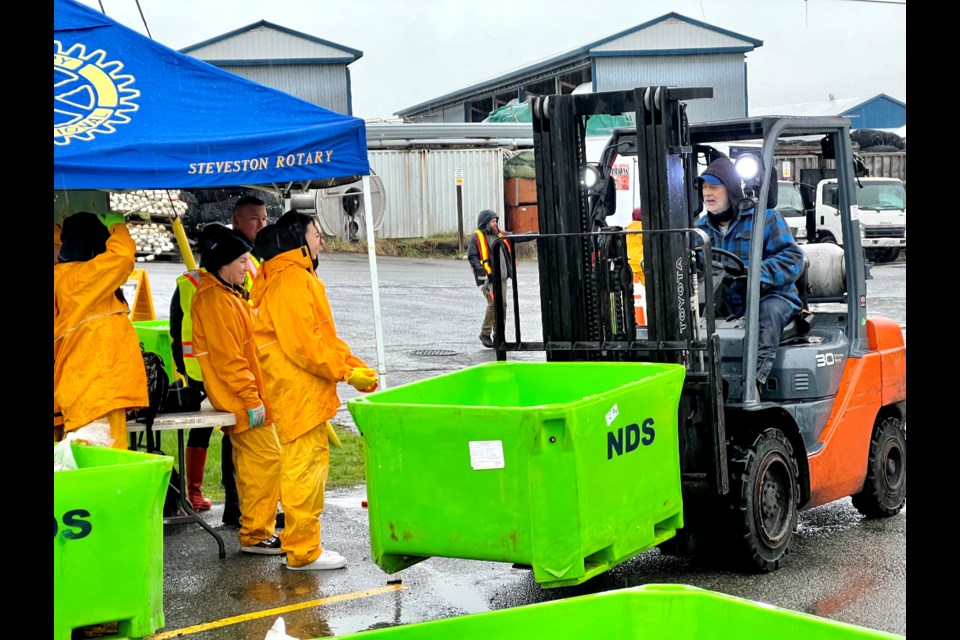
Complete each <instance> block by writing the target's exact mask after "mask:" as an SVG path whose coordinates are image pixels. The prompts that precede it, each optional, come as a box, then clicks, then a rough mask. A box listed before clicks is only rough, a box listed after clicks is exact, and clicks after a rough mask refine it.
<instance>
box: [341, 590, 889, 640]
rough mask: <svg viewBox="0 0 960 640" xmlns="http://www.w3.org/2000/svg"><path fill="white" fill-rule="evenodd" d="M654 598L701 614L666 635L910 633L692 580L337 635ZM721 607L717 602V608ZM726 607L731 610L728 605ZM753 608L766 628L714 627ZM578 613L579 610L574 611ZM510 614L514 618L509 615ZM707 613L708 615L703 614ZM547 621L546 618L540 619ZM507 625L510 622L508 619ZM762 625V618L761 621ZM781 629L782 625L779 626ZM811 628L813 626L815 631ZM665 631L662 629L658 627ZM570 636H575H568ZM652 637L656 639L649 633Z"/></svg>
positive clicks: (426, 632) (443, 630)
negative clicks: (804, 627)
mask: <svg viewBox="0 0 960 640" xmlns="http://www.w3.org/2000/svg"><path fill="white" fill-rule="evenodd" d="M640 599H642V600H644V601H648V605H651V606H652V608H651V609H650V610H649V611H652V612H654V613H655V612H662V616H663V617H662V622H664V623H665V622H667V621H668V620H669V619H670V616H671V615H676V613H677V611H679V612H686V613H688V614H690V615H695V616H697V617H696V619H695V620H691V621H690V628H686V629H678V630H677V631H678V635H669V634H668V635H667V636H665V637H666V638H690V639H692V638H696V637H700V636H698V635H690V634H691V633H692V632H693V630H695V629H696V627H697V625H710V626H711V629H709V631H710V634H708V635H707V636H704V637H710V638H715V637H723V636H728V637H731V638H734V637H735V638H791V640H792V639H793V638H796V640H802V637H798V636H796V635H785V634H786V633H787V629H788V628H789V627H790V625H789V621H790V620H793V621H800V620H803V621H806V622H809V623H811V625H812V627H811V629H815V631H816V637H818V638H823V637H826V636H827V634H829V635H830V636H836V637H838V638H845V639H852V638H857V639H858V640H905V639H906V636H903V635H897V634H893V633H889V632H886V631H879V630H876V629H869V628H867V627H863V626H859V625H855V624H852V623H848V622H842V621H839V620H832V619H828V618H823V617H820V616H817V615H814V614H812V613H805V612H801V611H794V610H792V609H786V608H783V607H779V606H776V605H771V604H767V603H763V602H757V601H754V600H749V599H747V598H742V597H738V596H732V595H728V594H725V593H719V592H717V591H710V590H708V589H703V588H700V587H695V586H692V585H687V584H666V583H665V584H659V583H653V584H646V585H640V586H636V587H627V588H623V589H614V590H611V591H603V592H600V593H593V594H587V595H581V596H573V597H570V598H561V599H558V600H550V601H547V602H537V603H533V604H528V605H523V606H519V607H513V608H506V609H498V610H495V611H486V612H483V613H475V614H468V615H465V616H459V617H453V618H441V619H437V620H429V621H426V622H420V623H414V624H412V625H401V626H397V627H392V628H386V629H378V630H374V631H362V632H359V633H355V634H346V635H343V636H334V638H344V639H347V638H349V639H351V640H353V639H354V638H356V640H360V639H361V638H365V637H367V636H370V637H376V638H386V637H391V636H395V635H396V636H400V637H404V638H415V637H421V636H422V637H423V638H447V637H449V634H450V633H453V632H455V631H456V630H458V629H459V630H460V631H462V632H468V631H470V630H471V628H472V627H471V626H470V625H469V623H468V620H470V619H473V620H480V619H485V620H492V619H494V618H496V619H501V618H502V619H504V620H505V621H506V619H510V620H512V621H513V622H514V623H517V622H518V621H519V620H521V618H519V617H518V616H519V614H521V613H522V612H523V611H529V612H530V614H531V616H528V617H530V618H531V619H533V618H532V610H533V609H537V610H541V611H542V610H545V609H550V610H552V612H553V618H557V619H562V618H564V617H565V616H570V615H581V616H582V615H584V614H585V613H589V612H590V609H589V608H587V609H584V608H582V607H575V605H579V604H582V603H588V602H592V603H598V602H599V601H601V600H604V601H620V600H625V601H627V602H628V603H632V604H635V605H639V604H640V602H639V600H640ZM683 601H686V603H687V605H688V606H683V605H682V604H681V603H682V602H683ZM712 605H716V606H712ZM725 607H726V608H725ZM735 608H736V609H742V610H750V611H755V612H757V613H758V614H759V615H761V616H764V615H766V616H768V618H769V619H768V620H765V621H764V622H763V624H762V628H760V627H758V628H756V629H753V628H751V629H739V630H731V631H729V632H723V634H720V633H717V629H716V628H713V625H716V624H722V620H723V618H724V617H725V615H724V613H725V612H731V613H732V612H733V610H734V609H735ZM574 611H576V612H578V613H576V614H575V613H574ZM505 616H509V618H505ZM701 616H702V618H701ZM539 619H541V620H542V617H541V618H539ZM504 623H506V622H504ZM597 624H598V626H599V625H602V624H603V621H602V620H598V621H597ZM758 624H759V622H758ZM655 626H656V625H654V627H655ZM778 626H779V627H780V628H779V629H778V628H777V627H778ZM407 627H415V628H417V630H418V632H417V633H416V634H412V633H409V631H411V629H410V628H407ZM811 629H808V631H809V630H811ZM535 631H536V630H533V631H531V634H528V635H526V636H520V635H517V634H512V635H509V634H508V637H511V638H516V637H528V638H549V637H550V636H549V635H546V634H545V633H541V634H540V635H537V634H536V632H535ZM658 631H661V632H662V629H658ZM467 635H469V637H476V635H475V634H474V635H470V634H469V633H468V634H467ZM564 637H569V636H564ZM631 637H644V638H646V637H648V634H646V635H642V636H631ZM649 637H651V638H652V637H655V636H653V635H649Z"/></svg>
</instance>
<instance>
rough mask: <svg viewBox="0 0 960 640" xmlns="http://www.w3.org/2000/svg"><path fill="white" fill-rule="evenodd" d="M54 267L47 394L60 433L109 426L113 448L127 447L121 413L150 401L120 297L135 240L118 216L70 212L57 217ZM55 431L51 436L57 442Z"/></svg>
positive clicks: (127, 313) (133, 333) (137, 344)
mask: <svg viewBox="0 0 960 640" xmlns="http://www.w3.org/2000/svg"><path fill="white" fill-rule="evenodd" d="M61 242H62V246H61V247H60V255H59V260H60V261H59V263H58V264H55V265H54V267H53V302H54V323H53V352H54V364H53V398H54V408H55V409H56V408H57V407H59V408H60V409H61V411H62V413H63V435H64V436H65V435H66V434H68V433H70V432H71V431H76V430H78V429H81V428H83V427H85V426H88V425H90V424H91V423H93V422H97V423H106V424H108V425H109V430H110V437H111V438H112V439H113V443H112V445H111V446H112V447H114V448H116V449H126V448H127V410H129V409H138V408H142V407H146V406H148V405H149V404H150V399H149V396H148V392H147V372H146V370H145V368H144V366H143V356H142V355H141V352H140V340H139V338H138V337H137V332H136V329H134V327H133V322H131V320H130V305H129V304H127V301H126V299H125V298H124V296H123V290H122V288H121V287H122V286H123V285H124V284H125V283H126V282H127V279H128V278H129V277H130V274H131V273H133V268H134V266H135V264H136V261H135V260H136V258H135V256H136V248H137V247H136V244H135V243H134V241H133V238H132V237H131V236H130V232H129V231H128V230H127V225H126V221H125V220H124V217H123V216H122V215H120V214H117V213H107V214H100V215H97V214H95V213H90V212H89V211H81V212H79V213H75V214H73V215H71V216H69V217H67V218H66V219H64V221H63V231H62V233H61ZM56 437H57V434H56V431H55V433H54V438H55V439H56Z"/></svg>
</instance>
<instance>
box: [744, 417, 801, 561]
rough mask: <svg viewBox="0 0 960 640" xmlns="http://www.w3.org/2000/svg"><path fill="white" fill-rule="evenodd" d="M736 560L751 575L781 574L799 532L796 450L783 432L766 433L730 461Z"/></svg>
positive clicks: (772, 430)
mask: <svg viewBox="0 0 960 640" xmlns="http://www.w3.org/2000/svg"><path fill="white" fill-rule="evenodd" d="M730 471H731V479H732V483H731V487H730V495H731V497H732V499H733V501H734V502H733V517H734V522H733V527H734V529H733V530H734V532H735V538H734V540H735V545H736V546H738V547H739V549H737V550H736V551H737V552H738V553H736V554H735V556H734V557H735V558H737V559H738V560H739V564H741V565H742V566H743V568H745V569H746V570H748V571H753V572H759V573H767V572H770V571H773V570H775V569H779V568H780V566H781V564H782V563H783V561H784V558H785V556H786V555H787V554H788V553H789V552H790V545H791V543H792V542H793V533H794V530H795V529H796V527H797V520H798V513H797V499H798V496H799V488H798V483H797V478H798V476H799V469H798V466H797V461H796V459H795V458H794V456H793V446H792V445H791V444H790V441H789V440H788V439H787V436H786V435H784V433H783V432H782V431H780V430H779V429H766V430H765V431H763V432H762V433H760V434H758V435H757V436H756V438H755V439H754V441H753V444H751V445H749V446H741V445H734V446H733V448H732V451H731V456H730Z"/></svg>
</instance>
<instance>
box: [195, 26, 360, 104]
mask: <svg viewBox="0 0 960 640" xmlns="http://www.w3.org/2000/svg"><path fill="white" fill-rule="evenodd" d="M180 52H181V53H186V54H188V55H191V56H193V57H194V58H199V59H200V60H203V61H204V62H208V63H210V64H212V65H214V66H217V67H220V68H221V69H224V70H226V71H229V72H231V73H235V74H237V75H238V76H243V77H244V78H247V79H248V80H253V81H254V82H258V83H260V84H262V85H266V86H268V87H273V88H274V89H279V90H280V91H284V92H286V93H289V94H291V95H295V96H297V97H298V98H303V99H304V100H306V101H308V102H312V103H313V104H317V105H320V106H321V107H325V108H327V109H330V110H331V111H337V112H339V113H345V114H347V115H353V104H352V95H351V87H350V69H349V65H350V64H351V63H353V62H356V61H357V60H359V59H360V58H361V57H362V56H363V52H362V51H358V50H356V49H351V48H350V47H345V46H343V45H341V44H337V43H335V42H330V41H329V40H322V39H320V38H316V37H314V36H311V35H308V34H306V33H301V32H299V31H294V30H292V29H287V28H286V27H281V26H279V25H275V24H272V23H270V22H266V21H265V20H261V21H260V22H256V23H254V24H251V25H248V26H246V27H241V28H240V29H236V30H234V31H231V32H229V33H225V34H223V35H220V36H217V37H216V38H211V39H210V40H205V41H203V42H199V43H197V44H194V45H190V46H189V47H184V48H183V49H180Z"/></svg>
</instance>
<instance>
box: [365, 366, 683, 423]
mask: <svg viewBox="0 0 960 640" xmlns="http://www.w3.org/2000/svg"><path fill="white" fill-rule="evenodd" d="M535 367H551V368H560V367H563V368H576V369H601V370H602V369H606V370H609V369H611V368H623V369H628V368H632V369H650V370H653V371H656V372H657V376H656V377H668V378H672V377H675V376H676V377H681V378H682V377H684V376H685V375H686V367H684V365H682V364H673V363H660V362H592V361H591V362H505V361H497V362H486V363H483V364H478V365H474V366H471V367H466V368H463V369H459V370H457V371H448V372H447V373H442V374H440V375H437V376H433V377H431V378H424V379H422V380H415V381H413V382H408V383H407V384H403V385H399V386H396V387H392V388H390V389H384V390H383V391H380V392H378V393H374V394H370V395H365V396H358V397H355V398H351V399H350V400H348V401H347V407H348V408H350V407H351V406H360V405H368V406H384V407H387V406H394V407H396V406H403V407H418V408H428V407H429V408H436V407H442V408H444V409H450V408H456V409H460V410H464V411H472V410H487V409H496V410H497V411H521V412H529V411H530V410H531V409H550V408H555V407H563V408H573V409H575V408H577V407H579V406H581V405H583V404H585V403H588V402H593V401H595V400H596V399H597V397H599V396H600V395H604V394H607V393H611V392H616V391H617V390H620V389H624V388H626V387H630V386H633V385H639V384H645V383H648V382H649V380H650V377H654V376H648V377H644V378H640V379H637V380H632V381H629V382H625V383H621V384H616V385H613V386H610V387H609V388H607V389H604V390H603V392H602V393H593V394H590V395H587V396H584V397H582V398H578V399H576V400H572V401H558V402H549V403H542V404H538V405H533V406H503V405H493V404H468V405H466V404H449V403H442V402H430V403H427V402H402V403H394V402H391V401H390V397H391V396H393V395H394V394H396V393H397V392H400V391H402V390H404V389H408V388H410V387H412V386H415V385H422V384H427V383H430V384H436V383H437V382H443V381H444V380H453V379H456V378H458V377H460V376H462V375H464V374H465V373H467V372H471V373H472V372H475V371H482V370H483V369H493V368H515V369H520V368H535Z"/></svg>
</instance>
